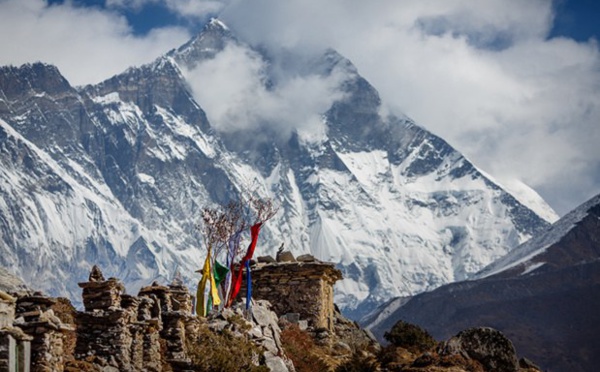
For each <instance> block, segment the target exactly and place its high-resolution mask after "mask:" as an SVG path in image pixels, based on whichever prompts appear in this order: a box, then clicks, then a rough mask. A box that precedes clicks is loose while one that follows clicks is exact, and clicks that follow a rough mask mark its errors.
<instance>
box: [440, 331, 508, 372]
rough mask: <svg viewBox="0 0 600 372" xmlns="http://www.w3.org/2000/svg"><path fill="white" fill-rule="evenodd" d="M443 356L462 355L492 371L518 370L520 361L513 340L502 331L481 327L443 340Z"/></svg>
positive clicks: (441, 346)
mask: <svg viewBox="0 0 600 372" xmlns="http://www.w3.org/2000/svg"><path fill="white" fill-rule="evenodd" d="M439 354H440V355H441V356H448V355H450V356H451V355H461V356H463V357H465V358H467V359H473V360H476V361H478V362H479V363H481V365H482V366H483V367H484V368H485V370H486V371H490V372H517V371H518V370H519V362H518V360H517V353H516V351H515V347H514V346H513V344H512V342H511V341H510V340H509V339H508V338H506V337H505V336H504V335H503V334H502V333H501V332H500V331H498V330H495V329H492V328H487V327H481V328H470V329H467V330H464V331H462V332H460V333H459V334H457V335H456V336H454V337H452V338H450V339H449V340H448V341H446V342H443V343H442V344H441V345H440V347H439Z"/></svg>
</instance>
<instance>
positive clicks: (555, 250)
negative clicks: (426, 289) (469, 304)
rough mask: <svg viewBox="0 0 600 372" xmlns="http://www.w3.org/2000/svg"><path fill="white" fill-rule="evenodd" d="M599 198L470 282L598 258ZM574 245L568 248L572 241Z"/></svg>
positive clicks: (558, 222)
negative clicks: (574, 242) (575, 241)
mask: <svg viewBox="0 0 600 372" xmlns="http://www.w3.org/2000/svg"><path fill="white" fill-rule="evenodd" d="M599 236H600V195H597V196H595V197H593V198H591V199H590V200H588V201H587V202H585V203H583V204H582V205H580V206H579V207H577V208H575V209H574V210H573V211H571V212H569V213H568V214H566V215H565V216H564V217H562V218H561V219H559V220H558V221H556V222H555V223H554V224H553V225H552V226H550V227H549V228H548V229H547V230H546V231H544V232H542V233H541V234H538V235H536V236H534V237H533V238H532V239H530V240H529V241H527V242H525V243H523V244H522V245H520V246H518V247H516V248H515V249H514V250H512V251H511V252H509V253H508V254H507V255H506V256H504V257H502V258H501V259H499V260H497V261H495V262H493V263H492V264H490V265H489V266H487V267H485V268H484V269H483V270H481V271H480V272H479V273H477V274H476V275H475V276H474V279H479V278H486V277H489V276H517V275H523V274H526V273H532V272H534V271H536V270H547V269H548V268H549V267H555V268H556V267H563V266H568V265H572V264H576V263H578V262H581V263H584V262H591V261H594V260H597V259H598V258H600V238H599ZM575 238H576V239H578V242H577V244H570V242H572V241H573V240H574V239H575Z"/></svg>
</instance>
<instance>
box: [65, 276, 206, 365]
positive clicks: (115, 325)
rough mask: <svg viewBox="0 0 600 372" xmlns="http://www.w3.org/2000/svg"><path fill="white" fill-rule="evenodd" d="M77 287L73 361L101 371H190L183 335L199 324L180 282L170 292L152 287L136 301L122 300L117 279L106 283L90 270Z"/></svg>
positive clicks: (148, 287) (172, 286) (159, 287)
mask: <svg viewBox="0 0 600 372" xmlns="http://www.w3.org/2000/svg"><path fill="white" fill-rule="evenodd" d="M79 286H80V287H81V288H83V305H84V308H85V311H83V312H78V313H77V325H78V326H77V345H76V348H75V359H77V360H85V361H88V362H90V363H93V364H96V365H99V366H102V367H103V371H115V372H116V371H149V372H154V371H156V372H158V371H162V370H164V368H165V366H166V365H168V366H169V367H168V369H169V370H172V371H175V372H177V371H188V370H190V367H191V361H190V359H189V358H188V357H187V356H186V349H185V339H186V332H194V331H195V330H196V329H197V327H198V320H197V318H196V317H195V316H193V315H192V314H191V310H192V297H191V296H190V294H189V291H188V290H187V288H186V287H185V286H184V285H183V284H182V283H181V280H179V279H178V278H176V280H174V281H173V283H172V284H171V285H169V286H162V285H159V284H158V283H156V282H155V283H153V284H152V285H150V286H147V287H143V288H142V289H141V290H140V292H139V295H138V296H137V297H135V296H131V295H127V294H125V293H124V291H125V288H124V286H123V284H122V283H121V282H120V281H118V280H117V279H115V278H109V279H108V280H106V279H104V276H103V275H102V272H101V271H100V269H99V268H98V267H97V266H94V267H93V268H92V272H91V273H90V277H89V281H87V282H84V283H79ZM161 345H164V347H161ZM163 352H164V356H165V359H164V360H163V359H161V355H162V354H163Z"/></svg>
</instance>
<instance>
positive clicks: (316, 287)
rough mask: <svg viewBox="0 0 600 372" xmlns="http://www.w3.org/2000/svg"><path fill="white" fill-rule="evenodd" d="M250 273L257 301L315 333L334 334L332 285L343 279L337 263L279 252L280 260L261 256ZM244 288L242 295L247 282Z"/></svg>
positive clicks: (278, 257) (309, 256)
mask: <svg viewBox="0 0 600 372" xmlns="http://www.w3.org/2000/svg"><path fill="white" fill-rule="evenodd" d="M251 270H252V287H253V292H252V296H253V297H254V298H256V299H260V300H267V301H269V302H270V303H271V304H273V310H274V311H275V313H276V314H278V315H279V316H285V317H287V318H289V320H291V321H292V322H298V321H299V319H303V320H305V321H306V322H307V323H308V324H307V326H308V327H310V328H312V329H314V330H322V331H328V332H331V331H333V328H334V321H335V308H334V304H333V285H334V284H335V282H336V281H338V280H339V279H341V278H342V273H341V272H340V271H339V270H338V269H336V268H335V266H334V264H332V263H329V262H321V261H318V260H317V259H315V258H314V257H313V256H311V255H302V256H299V257H298V258H297V259H296V258H295V257H294V256H293V255H292V253H291V252H289V251H280V252H278V253H277V259H273V258H272V257H270V256H265V257H258V263H254V265H253V266H252V267H251ZM244 278H245V276H244ZM242 287H243V288H242V291H241V292H240V293H245V291H246V288H245V287H246V283H245V280H244V284H243V286H242ZM288 314H289V315H288ZM304 327H306V326H304ZM304 327H301V328H304Z"/></svg>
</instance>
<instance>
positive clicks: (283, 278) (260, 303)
mask: <svg viewBox="0 0 600 372" xmlns="http://www.w3.org/2000/svg"><path fill="white" fill-rule="evenodd" d="M283 253H284V254H283V255H278V256H279V257H278V258H279V262H277V261H276V260H274V259H272V258H271V259H269V258H266V259H265V258H261V259H259V262H258V263H254V265H253V267H252V281H253V288H254V292H253V298H254V299H255V300H253V301H252V308H251V311H249V312H248V311H246V310H244V309H243V308H244V305H243V304H242V302H238V303H237V304H236V305H235V306H234V307H233V308H231V309H221V310H220V311H216V312H213V313H212V314H209V316H208V317H207V319H204V318H199V317H197V316H195V315H194V314H193V297H192V296H191V295H190V293H189V291H188V289H187V288H186V287H185V286H184V285H183V284H182V282H181V280H180V279H179V278H176V279H174V280H173V282H172V283H171V284H170V285H167V286H163V285H159V284H158V283H156V282H155V283H153V284H152V285H150V286H147V287H143V288H142V289H141V290H140V291H139V294H138V296H132V295H128V294H126V293H125V288H124V286H123V284H122V283H121V282H120V281H119V280H118V279H115V278H108V279H105V278H104V276H103V274H102V272H101V271H100V269H99V268H98V267H97V266H94V267H93V268H92V270H91V273H90V275H89V278H88V281H87V282H82V283H79V286H80V287H81V288H82V297H83V306H84V309H83V311H76V312H74V318H73V315H72V316H71V317H72V318H73V319H71V321H70V322H69V321H61V319H59V318H58V317H57V314H58V313H57V314H55V312H54V311H55V310H53V309H54V306H55V304H56V303H57V299H53V298H49V297H45V296H42V295H41V294H39V293H33V294H32V293H27V294H25V295H23V294H21V295H20V296H19V297H18V298H15V297H12V296H10V295H8V294H6V293H4V292H0V371H9V372H13V371H15V372H17V371H34V372H35V371H59V372H61V371H65V372H75V371H80V370H90V371H91V370H95V371H100V370H101V371H103V372H117V371H149V372H152V371H155V372H159V371H164V370H168V371H174V372H177V371H189V370H192V368H193V364H192V361H191V360H190V355H189V353H188V350H186V347H187V346H186V339H189V337H188V336H194V335H196V334H198V332H199V329H200V327H201V325H202V324H205V325H206V326H208V328H209V329H212V330H214V331H217V332H218V331H221V330H222V329H223V328H224V327H227V329H229V331H231V332H233V333H243V332H246V333H245V335H244V337H245V338H246V339H248V340H249V341H251V342H253V343H254V344H255V345H257V346H259V347H261V348H262V349H263V350H264V355H263V356H262V358H263V362H264V363H265V364H266V365H267V366H268V367H269V368H270V369H271V370H276V371H288V370H293V366H290V364H289V361H288V360H287V359H286V357H285V353H284V350H283V348H282V346H281V341H280V339H279V334H280V332H281V329H280V328H279V321H280V319H279V316H281V317H282V318H283V319H285V321H284V323H285V324H289V322H295V323H300V324H302V322H304V323H305V327H304V328H308V330H309V331H312V334H313V335H316V334H319V332H320V333H321V334H326V337H327V338H328V339H329V338H330V336H331V335H333V334H335V333H336V332H337V333H338V334H342V333H343V332H344V331H343V330H342V331H340V330H341V329H342V328H343V327H346V328H345V329H346V330H350V331H352V332H354V331H355V329H358V327H357V326H356V327H355V324H351V323H353V322H350V321H348V320H346V319H345V318H343V317H342V316H341V314H340V313H339V310H337V309H336V307H335V305H334V304H333V285H334V283H335V282H336V281H337V280H339V279H340V278H341V273H340V272H339V270H337V269H335V267H334V266H333V264H331V263H324V262H319V261H317V260H315V259H314V258H313V257H312V256H308V255H305V256H300V257H298V259H297V260H296V259H295V258H294V257H293V256H292V255H291V254H290V253H288V252H283ZM240 293H245V292H244V291H241V292H240ZM240 297H243V296H240ZM271 309H272V311H271ZM58 315H61V314H58ZM232 317H233V318H236V319H244V320H243V321H244V322H245V323H246V326H247V327H248V329H250V331H242V330H237V329H235V326H234V325H232V323H231V322H230V319H231V318H232ZM286 321H287V323H286ZM66 323H70V324H73V326H69V325H67V324H66ZM340 326H342V328H340ZM232 327H234V328H232ZM240 335H241V334H240ZM69 342H70V343H69Z"/></svg>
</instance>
